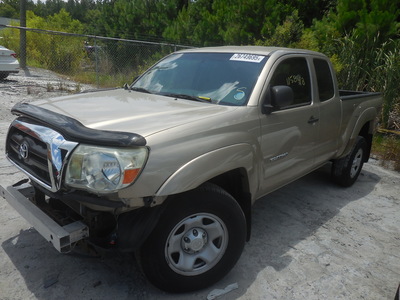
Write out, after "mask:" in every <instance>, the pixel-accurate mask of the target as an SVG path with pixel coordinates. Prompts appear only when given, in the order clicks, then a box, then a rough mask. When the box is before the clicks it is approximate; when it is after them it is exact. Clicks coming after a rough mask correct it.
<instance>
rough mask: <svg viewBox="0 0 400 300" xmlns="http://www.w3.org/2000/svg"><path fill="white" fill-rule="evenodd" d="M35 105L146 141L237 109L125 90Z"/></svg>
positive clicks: (60, 99)
mask: <svg viewBox="0 0 400 300" xmlns="http://www.w3.org/2000/svg"><path fill="white" fill-rule="evenodd" d="M33 104H34V105H36V106H39V107H42V108H45V109H48V110H51V111H53V112H56V113H59V114H63V115H66V116H68V117H71V118H74V119H75V120H77V121H79V122H81V123H82V124H83V125H85V126H86V127H89V128H92V129H99V130H111V131H125V132H126V131H127V132H133V133H137V134H140V135H142V136H144V137H148V136H150V135H152V134H155V133H157V132H160V131H164V130H167V129H169V128H172V127H176V126H179V125H183V124H185V123H190V122H194V121H196V120H199V119H203V118H208V117H210V116H214V115H218V114H222V113H226V112H228V111H230V110H233V109H235V107H232V106H221V105H215V104H208V103H202V102H196V101H191V100H183V99H174V98H171V97H165V96H160V95H152V94H145V93H140V92H135V91H128V90H123V89H117V90H109V91H102V92H91V93H81V94H75V95H71V96H66V97H65V96H64V97H59V98H53V99H45V100H41V101H38V102H35V103H33Z"/></svg>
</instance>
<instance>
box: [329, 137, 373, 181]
mask: <svg viewBox="0 0 400 300" xmlns="http://www.w3.org/2000/svg"><path fill="white" fill-rule="evenodd" d="M366 154H367V142H366V141H365V138H363V137H362V136H359V137H357V141H356V143H355V145H354V146H353V149H352V150H351V152H350V153H349V154H348V155H347V156H345V157H343V158H340V159H337V160H335V161H334V162H333V165H332V177H333V180H334V181H335V182H336V183H337V184H339V185H341V186H344V187H349V186H351V185H353V184H354V182H356V180H357V178H358V176H359V175H360V172H361V169H362V167H363V165H364V161H365V156H366Z"/></svg>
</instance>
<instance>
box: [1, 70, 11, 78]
mask: <svg viewBox="0 0 400 300" xmlns="http://www.w3.org/2000/svg"><path fill="white" fill-rule="evenodd" d="M8 75H10V73H7V72H0V80H3V79H6V78H7V77H8Z"/></svg>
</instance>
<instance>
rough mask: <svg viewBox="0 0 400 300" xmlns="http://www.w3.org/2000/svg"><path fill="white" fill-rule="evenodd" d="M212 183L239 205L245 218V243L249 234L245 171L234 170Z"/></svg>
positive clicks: (249, 216)
mask: <svg viewBox="0 0 400 300" xmlns="http://www.w3.org/2000/svg"><path fill="white" fill-rule="evenodd" d="M209 182H211V183H214V184H216V185H218V186H220V187H221V188H223V189H224V190H225V191H226V192H228V193H229V194H230V195H231V196H232V197H233V198H235V200H236V201H237V202H238V203H239V205H240V207H241V208H242V210H243V213H244V215H245V217H246V224H247V238H246V239H247V241H249V239H250V233H251V194H250V188H249V181H248V178H247V172H246V170H245V169H235V170H231V171H229V172H226V173H224V174H221V175H218V176H217V177H214V178H212V179H211V180H209Z"/></svg>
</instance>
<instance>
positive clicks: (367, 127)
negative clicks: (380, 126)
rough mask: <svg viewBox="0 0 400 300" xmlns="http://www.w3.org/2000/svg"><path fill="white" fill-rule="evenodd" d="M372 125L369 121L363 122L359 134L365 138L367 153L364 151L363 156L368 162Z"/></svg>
mask: <svg viewBox="0 0 400 300" xmlns="http://www.w3.org/2000/svg"><path fill="white" fill-rule="evenodd" d="M372 128H373V127H372V126H371V122H368V123H365V124H364V126H363V127H362V128H361V130H360V133H359V136H362V137H363V138H365V140H366V142H367V153H365V156H364V162H368V160H369V157H370V154H371V148H372V137H373V134H372Z"/></svg>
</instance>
